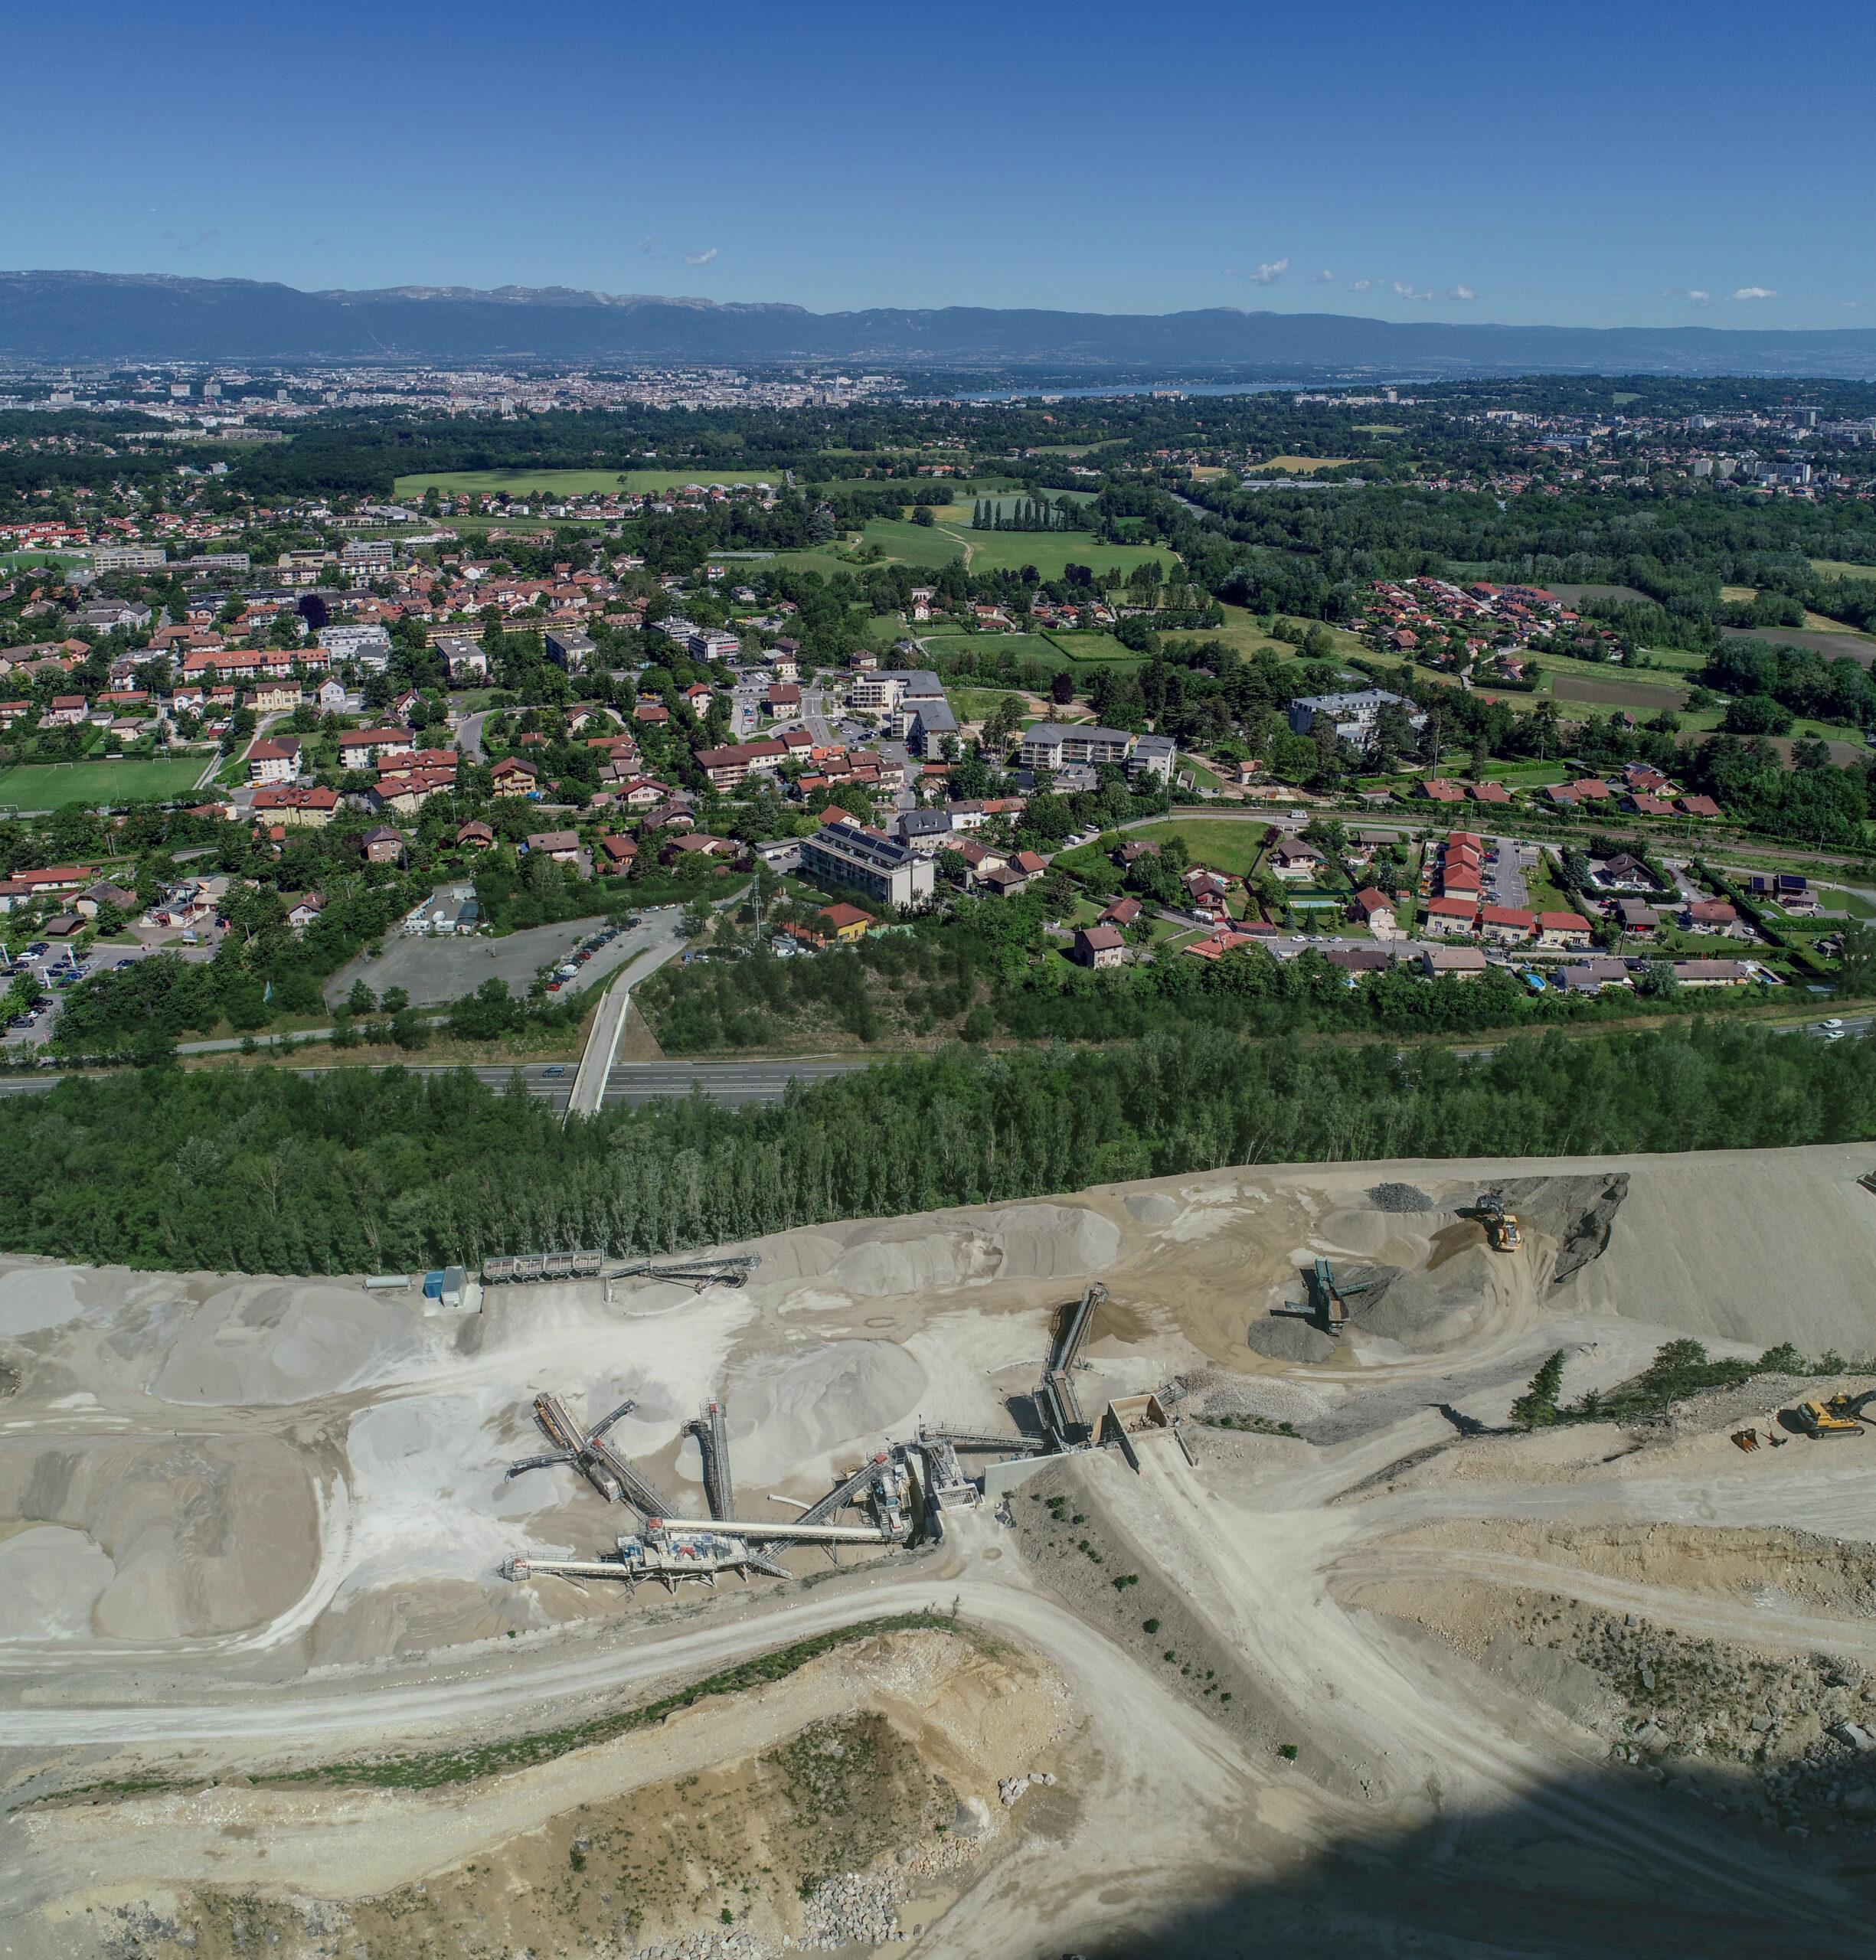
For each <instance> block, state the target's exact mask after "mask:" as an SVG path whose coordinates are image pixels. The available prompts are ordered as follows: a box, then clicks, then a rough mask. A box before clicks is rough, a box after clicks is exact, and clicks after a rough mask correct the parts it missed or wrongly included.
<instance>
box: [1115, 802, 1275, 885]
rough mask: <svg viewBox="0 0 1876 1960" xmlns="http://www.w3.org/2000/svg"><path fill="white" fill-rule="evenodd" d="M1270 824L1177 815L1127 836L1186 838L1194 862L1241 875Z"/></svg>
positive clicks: (1253, 860)
mask: <svg viewBox="0 0 1876 1960" xmlns="http://www.w3.org/2000/svg"><path fill="white" fill-rule="evenodd" d="M1267 828H1268V826H1267V825H1264V824H1261V823H1255V822H1232V821H1230V820H1227V821H1224V822H1221V821H1219V820H1218V819H1217V818H1207V817H1178V818H1168V819H1167V820H1166V821H1165V822H1163V823H1156V824H1142V825H1141V826H1140V828H1139V829H1138V830H1130V831H1128V832H1127V838H1128V840H1129V842H1131V841H1134V840H1136V839H1138V840H1139V841H1142V842H1144V843H1147V844H1164V843H1165V842H1166V841H1167V840H1168V838H1175V837H1179V838H1184V839H1185V848H1186V849H1187V850H1188V851H1190V852H1191V854H1192V861H1193V862H1194V863H1195V864H1204V865H1208V866H1209V867H1210V868H1211V870H1213V871H1229V872H1231V874H1233V875H1234V876H1235V877H1240V878H1241V877H1246V876H1247V875H1248V874H1249V873H1250V867H1251V866H1252V865H1253V864H1255V863H1256V862H1257V856H1258V854H1259V853H1260V851H1262V850H1263V840H1264V835H1265V832H1266V830H1267ZM1090 848H1091V847H1090Z"/></svg>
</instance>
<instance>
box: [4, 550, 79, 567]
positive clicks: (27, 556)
mask: <svg viewBox="0 0 1876 1960" xmlns="http://www.w3.org/2000/svg"><path fill="white" fill-rule="evenodd" d="M89 560H90V554H89V553H88V552H83V551H0V572H17V571H18V570H19V569H20V568H21V567H22V566H24V565H57V566H58V567H60V569H61V570H65V569H68V568H69V567H71V566H74V565H82V564H85V563H88V562H89Z"/></svg>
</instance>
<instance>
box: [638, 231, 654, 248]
mask: <svg viewBox="0 0 1876 1960" xmlns="http://www.w3.org/2000/svg"><path fill="white" fill-rule="evenodd" d="M634 250H637V251H640V252H655V251H656V250H658V234H657V233H656V232H655V231H648V232H647V233H646V234H645V236H644V237H642V238H641V239H640V240H639V242H638V244H637V245H636V247H634Z"/></svg>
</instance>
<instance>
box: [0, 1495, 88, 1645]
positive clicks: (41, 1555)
mask: <svg viewBox="0 0 1876 1960" xmlns="http://www.w3.org/2000/svg"><path fill="white" fill-rule="evenodd" d="M116 1571H117V1568H116V1566H114V1565H113V1564H112V1563H111V1561H110V1557H109V1554H108V1553H106V1551H105V1550H104V1548H103V1546H101V1545H100V1544H98V1542H97V1540H96V1539H94V1538H93V1537H90V1535H89V1534H87V1533H86V1532H83V1531H74V1530H70V1529H69V1528H67V1527H66V1526H64V1525H62V1524H31V1525H28V1527H26V1528H25V1530H22V1531H16V1532H15V1533H14V1534H13V1535H12V1537H10V1538H7V1539H4V1540H0V1641H7V1640H80V1639H87V1638H90V1634H91V1632H92V1625H91V1615H92V1611H93V1608H94V1607H95V1606H96V1605H97V1602H98V1597H99V1595H100V1593H103V1590H104V1589H105V1588H106V1586H109V1584H110V1583H111V1581H112V1579H113V1578H114V1577H115V1576H116Z"/></svg>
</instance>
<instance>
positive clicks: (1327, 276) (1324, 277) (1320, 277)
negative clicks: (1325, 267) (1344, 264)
mask: <svg viewBox="0 0 1876 1960" xmlns="http://www.w3.org/2000/svg"><path fill="white" fill-rule="evenodd" d="M1309 283H1310V284H1311V285H1312V286H1333V285H1334V284H1335V274H1334V273H1331V272H1320V273H1317V274H1316V275H1315V277H1314V278H1313V279H1311V280H1310V282H1309Z"/></svg>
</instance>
